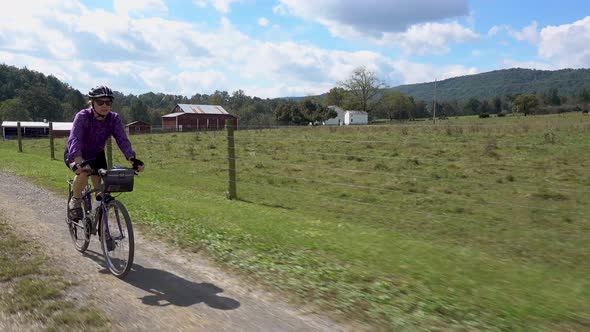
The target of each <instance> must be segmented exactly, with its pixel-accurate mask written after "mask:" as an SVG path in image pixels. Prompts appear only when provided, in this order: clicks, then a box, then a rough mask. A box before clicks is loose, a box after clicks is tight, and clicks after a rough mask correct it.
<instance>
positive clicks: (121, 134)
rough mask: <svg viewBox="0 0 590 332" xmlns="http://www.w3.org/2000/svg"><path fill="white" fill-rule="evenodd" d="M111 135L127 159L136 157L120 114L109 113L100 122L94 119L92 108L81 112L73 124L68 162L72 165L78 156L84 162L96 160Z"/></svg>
mask: <svg viewBox="0 0 590 332" xmlns="http://www.w3.org/2000/svg"><path fill="white" fill-rule="evenodd" d="M111 135H112V136H113V137H114V138H115V140H116V141H117V145H118V146H119V149H121V152H123V154H124V155H125V157H126V158H127V159H129V158H130V157H135V151H133V149H132V148H131V142H129V139H128V138H127V134H126V133H125V127H124V126H123V122H122V120H121V117H120V116H119V114H117V113H115V112H109V114H107V116H106V117H105V118H104V120H102V121H99V120H97V119H95V118H94V114H93V112H92V108H86V109H83V110H81V111H80V112H78V113H77V114H76V117H75V118H74V123H73V124H72V130H71V131H70V137H69V138H68V147H67V148H68V157H67V159H66V161H67V162H68V163H71V162H73V161H74V159H75V158H76V157H77V156H82V158H83V159H84V160H88V159H94V158H96V157H97V155H98V153H99V152H100V151H102V150H104V148H105V145H106V144H107V140H108V139H109V137H110V136H111Z"/></svg>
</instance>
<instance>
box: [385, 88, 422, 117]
mask: <svg viewBox="0 0 590 332" xmlns="http://www.w3.org/2000/svg"><path fill="white" fill-rule="evenodd" d="M381 105H382V109H383V111H384V112H385V115H386V116H387V118H388V119H389V120H390V121H391V120H393V119H408V118H411V115H412V113H413V107H414V105H413V103H412V101H411V100H410V98H409V97H408V96H406V95H405V94H403V93H401V92H399V91H396V90H391V91H387V92H385V93H384V94H383V98H382V104H381Z"/></svg>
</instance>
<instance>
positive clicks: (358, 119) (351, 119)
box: [344, 111, 369, 125]
mask: <svg viewBox="0 0 590 332" xmlns="http://www.w3.org/2000/svg"><path fill="white" fill-rule="evenodd" d="M368 123H369V115H368V114H367V112H363V111H346V113H344V124H345V125H365V124H368Z"/></svg>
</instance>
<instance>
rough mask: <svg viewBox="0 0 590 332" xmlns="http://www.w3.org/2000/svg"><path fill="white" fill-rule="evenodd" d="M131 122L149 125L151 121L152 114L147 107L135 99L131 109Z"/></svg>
mask: <svg viewBox="0 0 590 332" xmlns="http://www.w3.org/2000/svg"><path fill="white" fill-rule="evenodd" d="M129 116H130V119H128V120H130V121H143V122H147V123H149V122H150V120H151V116H150V113H149V112H148V108H147V106H146V105H145V104H144V103H143V102H142V101H141V100H139V99H135V100H134V101H133V102H132V103H131V109H130V110H129Z"/></svg>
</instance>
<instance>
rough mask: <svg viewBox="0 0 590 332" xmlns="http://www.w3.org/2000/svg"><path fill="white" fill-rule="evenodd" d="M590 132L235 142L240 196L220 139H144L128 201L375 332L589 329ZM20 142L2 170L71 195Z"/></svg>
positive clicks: (368, 130) (148, 219) (37, 144)
mask: <svg viewBox="0 0 590 332" xmlns="http://www.w3.org/2000/svg"><path fill="white" fill-rule="evenodd" d="M589 133H590V118H588V117H584V116H582V115H580V114H567V115H558V116H536V117H505V118H490V119H478V118H474V117H470V118H459V119H454V118H452V119H450V120H445V121H439V122H438V123H437V125H436V126H432V125H431V123H427V122H416V123H407V124H397V125H380V126H370V127H331V128H326V127H320V128H318V127H313V128H307V127H305V128H290V129H280V130H279V129H275V130H252V131H238V132H236V155H237V158H238V160H237V170H238V184H237V188H238V197H239V200H234V201H229V200H226V199H225V198H224V196H225V192H226V191H227V182H228V180H227V161H226V158H227V142H226V139H225V136H226V133H225V132H217V133H198V134H195V133H175V134H162V135H149V136H134V137H132V140H133V144H134V147H135V148H136V150H137V151H138V156H139V157H140V158H141V159H142V160H144V161H145V162H146V163H147V165H148V166H147V167H148V168H147V171H146V172H145V174H143V176H141V177H139V178H138V179H137V181H136V191H135V192H133V193H131V194H125V195H123V196H121V199H122V200H123V201H124V202H125V204H126V205H127V206H128V208H129V210H130V213H131V215H132V217H134V220H135V222H138V223H142V224H144V225H145V226H147V228H149V229H151V230H153V231H154V232H155V233H158V234H161V235H163V236H165V237H166V238H168V239H170V240H172V241H175V242H176V243H178V244H179V245H182V246H184V247H187V248H189V249H191V250H201V249H202V250H205V251H206V252H207V253H208V254H210V255H211V256H212V257H214V258H215V259H216V260H218V261H219V262H220V263H222V264H223V265H225V266H227V267H230V268H232V269H234V270H235V271H238V272H242V273H245V274H246V273H247V274H249V275H252V276H253V277H254V278H256V279H258V280H260V281H261V282H263V283H265V284H267V285H270V286H272V287H274V288H276V289H280V290H283V291H285V292H286V293H288V294H293V300H294V301H301V302H303V303H313V304H315V305H318V306H320V307H321V308H324V309H325V310H329V311H332V312H335V313H336V314H341V315H342V317H346V318H347V319H351V318H353V319H360V320H364V321H366V322H369V323H370V324H372V325H374V326H375V327H380V328H386V329H391V330H404V329H407V330H428V329H435V328H439V329H449V330H465V329H467V330H470V329H477V330H506V331H512V330H531V329H533V330H547V331H550V330H568V329H574V330H584V329H589V328H590V327H589V326H590V282H589V281H588V278H587V276H588V272H590V263H589V262H590V260H589V258H590V245H589V241H588V240H589V234H588V231H589V229H590V221H589V217H588V216H589V215H590V208H589V207H588V205H587V204H586V202H587V201H588V200H589V199H590V190H589V189H588V185H589V184H590V177H588V170H587V165H588V164H589V163H588V161H589V160H588V159H589V158H588V153H587V150H588V147H589V145H590V143H589V142H588V136H589ZM57 145H58V147H57V148H56V150H57V151H58V152H57V153H56V154H57V155H58V156H59V155H60V153H59V151H61V150H62V149H63V145H64V142H63V141H59V142H58V144H57ZM16 146H17V145H16V142H4V143H2V144H0V164H1V165H3V166H2V167H3V168H4V169H8V170H10V171H12V172H15V173H17V174H21V175H25V176H28V177H29V178H31V179H32V180H33V181H35V182H36V183H38V184H40V185H43V186H47V187H49V188H53V189H55V190H58V191H61V192H65V181H66V179H67V178H68V177H69V176H70V174H69V173H68V171H67V170H66V168H65V166H64V165H63V163H62V162H61V161H50V160H49V151H48V142H47V140H36V141H25V142H24V153H17V152H16ZM116 159H117V161H118V162H121V160H122V158H121V156H120V155H119V154H117V155H116ZM31 164H34V165H36V167H33V168H31V167H27V166H28V165H31Z"/></svg>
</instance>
